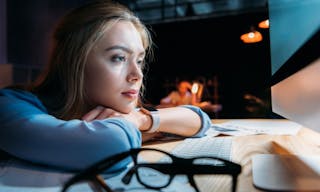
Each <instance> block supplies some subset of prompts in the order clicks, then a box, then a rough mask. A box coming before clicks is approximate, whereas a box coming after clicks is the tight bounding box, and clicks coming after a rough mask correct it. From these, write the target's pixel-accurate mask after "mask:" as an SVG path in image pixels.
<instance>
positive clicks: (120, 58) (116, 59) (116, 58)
mask: <svg viewBox="0 0 320 192" xmlns="http://www.w3.org/2000/svg"><path fill="white" fill-rule="evenodd" d="M111 60H112V62H116V63H119V62H125V61H126V57H125V56H120V55H116V56H113V57H112V59H111Z"/></svg>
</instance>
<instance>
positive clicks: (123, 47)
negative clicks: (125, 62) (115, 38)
mask: <svg viewBox="0 0 320 192" xmlns="http://www.w3.org/2000/svg"><path fill="white" fill-rule="evenodd" d="M115 49H121V50H123V51H125V52H128V53H133V51H132V50H131V49H129V48H128V47H125V46H121V45H115V46H111V47H108V48H106V49H105V51H111V50H115Z"/></svg>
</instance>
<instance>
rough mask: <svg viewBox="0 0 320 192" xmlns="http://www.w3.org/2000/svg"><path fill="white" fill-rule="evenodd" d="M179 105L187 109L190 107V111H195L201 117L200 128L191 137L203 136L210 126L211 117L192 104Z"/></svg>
mask: <svg viewBox="0 0 320 192" xmlns="http://www.w3.org/2000/svg"><path fill="white" fill-rule="evenodd" d="M181 107H186V108H188V109H191V110H192V111H194V112H196V113H197V114H198V115H199V116H200V118H201V128H200V130H199V131H198V133H197V134H195V135H193V136H192V137H203V136H205V133H206V131H207V130H208V129H209V128H210V126H211V119H210V117H209V116H208V114H207V113H205V112H204V111H203V110H202V109H200V108H199V107H197V106H194V105H181Z"/></svg>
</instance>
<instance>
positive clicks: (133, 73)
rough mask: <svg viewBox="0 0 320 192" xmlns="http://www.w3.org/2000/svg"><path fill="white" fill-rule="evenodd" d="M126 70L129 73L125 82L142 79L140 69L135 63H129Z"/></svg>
mask: <svg viewBox="0 0 320 192" xmlns="http://www.w3.org/2000/svg"><path fill="white" fill-rule="evenodd" d="M128 70H129V73H128V76H127V80H128V81H129V82H136V81H139V80H141V79H142V77H143V74H142V69H141V67H140V66H139V65H138V64H137V63H136V62H132V63H130V67H129V69H128Z"/></svg>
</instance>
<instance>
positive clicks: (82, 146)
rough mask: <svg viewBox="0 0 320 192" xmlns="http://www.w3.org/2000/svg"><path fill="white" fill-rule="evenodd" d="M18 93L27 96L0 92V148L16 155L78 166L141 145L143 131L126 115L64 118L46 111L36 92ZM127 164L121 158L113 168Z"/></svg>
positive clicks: (84, 165)
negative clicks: (118, 116)
mask: <svg viewBox="0 0 320 192" xmlns="http://www.w3.org/2000/svg"><path fill="white" fill-rule="evenodd" d="M9 92H10V91H9ZM2 93H3V91H2ZM16 94H17V95H18V97H24V98H23V99H19V98H17V96H14V97H10V94H9V96H8V95H5V94H1V92H0V149H2V150H4V151H6V152H8V153H10V154H12V155H14V156H17V157H20V158H22V159H25V160H29V161H32V162H36V163H43V164H47V165H53V166H58V167H63V168H66V169H71V170H78V169H83V168H85V167H87V166H89V165H91V164H93V163H95V162H97V161H99V160H101V159H103V158H105V157H109V156H112V155H114V154H116V153H120V152H123V151H127V150H129V149H131V148H138V147H140V146H141V133H140V131H139V130H138V128H137V127H136V126H135V125H134V124H132V123H130V122H129V121H127V120H125V119H122V118H109V119H105V120H95V121H92V122H86V121H82V120H70V121H64V120H61V119H57V118H55V117H54V116H51V115H49V114H47V112H46V111H44V110H45V109H43V106H42V107H41V106H40V105H41V104H39V102H40V101H39V100H38V99H34V98H36V97H35V96H34V95H32V94H30V93H28V92H24V93H23V92H20V93H19V92H18V93H16ZM19 94H20V95H19ZM28 94H29V95H28ZM32 97H34V98H32ZM127 164H128V161H127V162H122V163H120V164H117V165H116V166H115V167H113V169H112V170H116V169H120V168H124V167H125V166H126V165H127Z"/></svg>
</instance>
